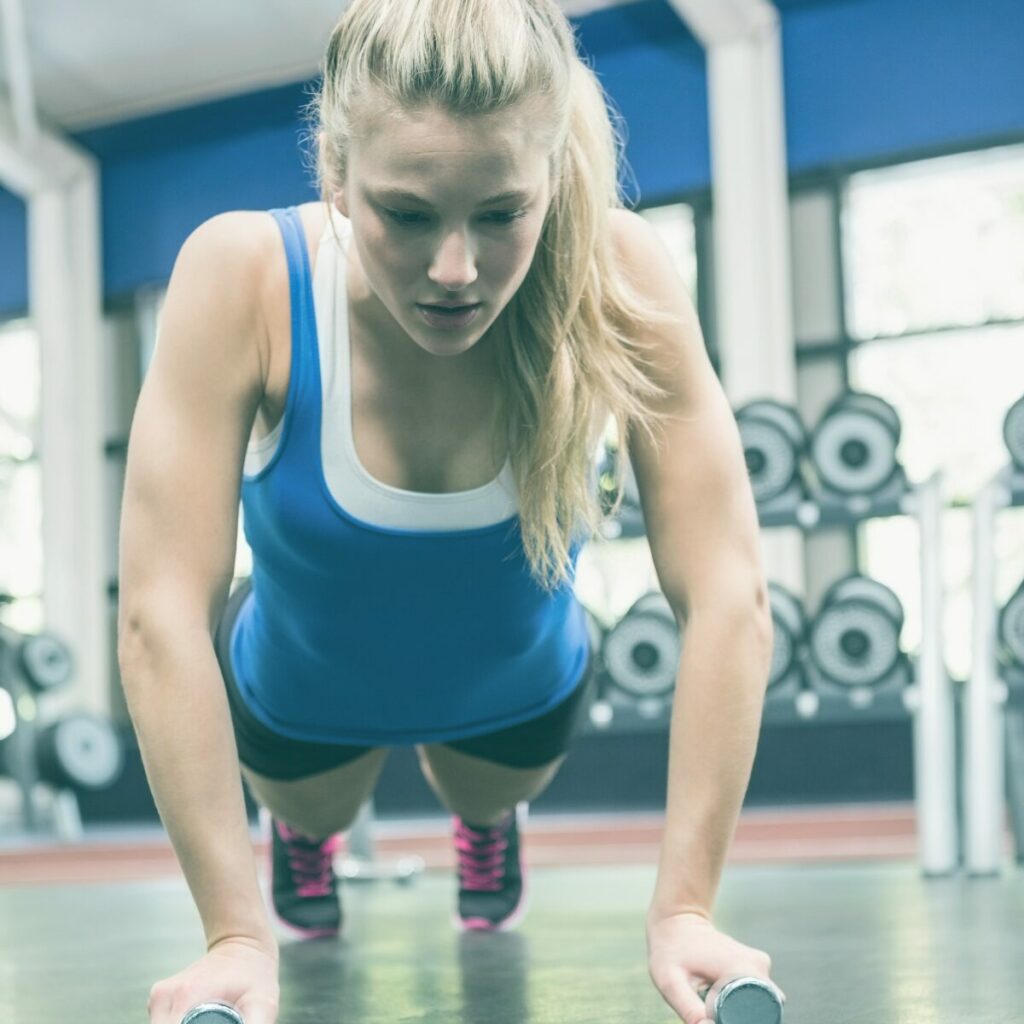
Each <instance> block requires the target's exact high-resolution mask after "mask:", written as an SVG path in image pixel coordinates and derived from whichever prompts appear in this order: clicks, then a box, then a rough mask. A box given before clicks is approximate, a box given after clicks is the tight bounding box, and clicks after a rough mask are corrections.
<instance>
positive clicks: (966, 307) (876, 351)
mask: <svg viewBox="0 0 1024 1024" xmlns="http://www.w3.org/2000/svg"><path fill="white" fill-rule="evenodd" d="M844 235H845V237H844V256H845V264H846V270H847V296H848V310H847V315H848V320H849V323H850V325H851V333H852V334H854V335H855V336H858V337H861V338H876V339H882V340H873V341H863V342H862V343H861V344H860V345H858V347H857V348H856V350H855V351H854V352H853V353H852V355H851V357H850V382H851V385H852V386H853V387H854V388H857V389H860V390H865V391H871V392H874V393H876V394H879V395H881V396H882V397H883V398H886V399H887V400H888V401H890V402H891V403H892V404H893V405H894V406H895V407H896V409H897V410H898V411H899V413H900V416H901V419H902V421H903V436H902V440H901V444H900V457H901V460H902V462H903V465H904V466H905V467H906V469H907V472H908V475H909V477H910V479H911V481H912V482H915V483H917V482H922V481H924V480H925V479H927V478H928V477H929V476H931V475H932V473H934V472H935V471H936V470H941V471H942V472H943V473H944V475H945V484H946V497H947V500H951V501H953V502H954V504H957V505H960V506H967V505H969V504H970V503H971V502H973V500H974V498H975V497H976V495H977V493H978V491H979V490H980V489H981V488H982V487H984V486H985V484H987V483H988V482H989V481H990V480H991V479H992V477H993V476H994V475H995V474H996V473H997V472H998V471H999V470H1001V469H1002V468H1003V467H1004V466H1005V465H1006V464H1007V462H1008V461H1009V455H1008V453H1007V451H1006V449H1005V445H1004V443H1003V440H1002V424H1003V419H1004V417H1005V415H1006V412H1007V410H1008V409H1009V408H1010V406H1011V405H1012V404H1013V402H1014V401H1016V400H1017V399H1018V398H1020V397H1021V395H1022V394H1024V323H1015V322H1014V321H1017V320H1021V319H1024V147H1017V148H1013V149H1000V150H994V151H990V152H988V153H980V154H972V155H971V156H969V157H950V158H945V159H943V160H931V161H927V162H924V163H920V164H914V165H909V166H905V167H900V168H897V169H893V170H887V171H873V172H870V173H865V174H862V175H856V176H855V177H854V178H853V179H851V182H850V188H849V192H848V195H847V205H846V209H845V211H844ZM984 324H989V325H990V326H979V325H984ZM993 324H995V325H994V326H993ZM910 332H914V333H913V334H910ZM899 334H905V335H908V336H905V337H895V338H893V337H891V336H892V335H899ZM887 335H888V336H890V337H888V338H886V337H885V336H887ZM972 520H973V516H972V512H971V510H970V509H969V508H967V507H960V508H954V509H951V510H949V511H947V513H946V515H945V516H944V519H943V530H944V550H943V554H942V557H943V569H944V580H945V582H944V587H945V592H946V621H945V630H944V633H945V637H944V642H945V645H946V662H947V666H948V668H949V670H950V672H951V673H952V674H953V676H954V677H955V678H959V679H963V678H966V677H967V676H968V675H969V674H970V669H971V623H972V618H973V612H972V595H971V577H972V571H973V566H972V552H971V529H972ZM860 539H861V542H862V548H861V550H862V551H863V552H864V556H863V557H864V563H865V564H864V565H863V566H862V571H864V572H866V573H868V574H869V575H872V576H875V577H877V578H879V579H881V580H882V581H883V582H885V583H887V584H888V585H889V586H891V587H893V589H894V590H895V591H896V592H897V593H898V594H899V595H900V597H901V599H902V600H903V602H904V606H905V608H906V610H907V631H906V633H905V640H906V642H907V644H908V645H909V646H910V647H911V648H914V647H916V646H917V644H918V643H919V642H920V633H921V629H920V598H919V589H920V572H919V562H918V555H917V551H918V545H917V540H916V524H915V523H913V522H911V521H908V520H900V519H893V520H877V521H871V522H867V523H865V524H863V525H862V526H861V527H860ZM996 545H997V593H996V595H995V600H997V601H998V602H1002V601H1004V600H1006V599H1007V598H1008V597H1009V596H1010V594H1011V593H1012V592H1013V590H1014V589H1015V588H1016V586H1017V584H1018V583H1019V582H1020V580H1021V578H1022V576H1024V517H1022V514H1021V510H1016V509H1015V510H1010V511H1007V512H1004V513H1003V514H1001V516H1000V517H999V520H998V529H997V536H996Z"/></svg>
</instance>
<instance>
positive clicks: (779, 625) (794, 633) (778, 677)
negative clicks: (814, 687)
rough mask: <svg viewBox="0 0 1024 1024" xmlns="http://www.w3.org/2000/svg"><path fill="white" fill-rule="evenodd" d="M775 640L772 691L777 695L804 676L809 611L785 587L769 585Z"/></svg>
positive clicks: (770, 683)
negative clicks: (801, 656) (803, 651)
mask: <svg viewBox="0 0 1024 1024" xmlns="http://www.w3.org/2000/svg"><path fill="white" fill-rule="evenodd" d="M768 600H769V604H770V605H771V612H772V626H773V627H774V637H773V642H772V664H771V668H770V670H769V672H768V690H769V692H771V693H774V692H777V691H778V690H780V689H781V688H782V687H783V686H785V685H786V684H789V683H792V682H797V680H798V679H799V677H800V671H799V660H798V656H799V651H800V648H801V647H803V646H804V644H805V643H806V641H807V612H806V610H805V609H804V605H803V602H802V601H801V600H800V598H798V597H797V596H796V595H795V594H793V593H792V592H791V591H789V590H787V589H786V588H785V587H784V586H782V584H780V583H776V582H774V581H770V582H769V583H768Z"/></svg>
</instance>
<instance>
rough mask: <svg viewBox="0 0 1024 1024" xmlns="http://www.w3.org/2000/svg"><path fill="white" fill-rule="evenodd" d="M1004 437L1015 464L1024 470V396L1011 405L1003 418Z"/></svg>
mask: <svg viewBox="0 0 1024 1024" xmlns="http://www.w3.org/2000/svg"><path fill="white" fill-rule="evenodd" d="M1003 439H1004V440H1005V441H1006V447H1007V449H1008V450H1009V452H1010V458H1011V459H1013V463H1014V465H1015V466H1016V467H1017V468H1018V469H1022V470H1024V398H1018V399H1017V401H1016V402H1014V403H1013V405H1011V406H1010V411H1009V412H1008V413H1007V414H1006V419H1004V420H1003Z"/></svg>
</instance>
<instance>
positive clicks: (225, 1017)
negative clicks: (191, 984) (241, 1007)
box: [181, 1003, 245, 1024]
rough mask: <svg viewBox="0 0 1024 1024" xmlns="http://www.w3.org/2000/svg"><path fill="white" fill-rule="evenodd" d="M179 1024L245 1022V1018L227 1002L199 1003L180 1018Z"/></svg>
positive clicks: (237, 1023)
mask: <svg viewBox="0 0 1024 1024" xmlns="http://www.w3.org/2000/svg"><path fill="white" fill-rule="evenodd" d="M181 1024H245V1020H244V1018H243V1017H242V1015H241V1014H240V1013H239V1012H238V1011H237V1010H236V1009H235V1008H234V1007H233V1006H230V1005H229V1004H228V1003H200V1004H199V1005H198V1006H193V1007H192V1009H191V1010H189V1011H188V1013H186V1014H185V1016H184V1017H182V1018H181Z"/></svg>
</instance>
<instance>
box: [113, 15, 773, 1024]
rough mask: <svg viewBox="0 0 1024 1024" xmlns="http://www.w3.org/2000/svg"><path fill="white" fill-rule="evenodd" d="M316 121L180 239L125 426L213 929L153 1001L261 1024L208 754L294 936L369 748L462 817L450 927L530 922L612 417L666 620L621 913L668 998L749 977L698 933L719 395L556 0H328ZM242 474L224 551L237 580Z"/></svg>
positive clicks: (128, 646) (722, 794) (164, 710)
mask: <svg viewBox="0 0 1024 1024" xmlns="http://www.w3.org/2000/svg"><path fill="white" fill-rule="evenodd" d="M311 112H312V123H313V125H314V132H315V137H316V139H317V143H318V145H317V147H316V151H317V171H318V177H319V183H320V187H321V194H322V198H323V203H322V204H318V203H314V204H307V205H304V206H300V207H298V208H291V209H288V210H274V211H270V214H269V215H268V214H267V213H262V212H233V213H228V214H223V215H221V216H217V217H214V218H212V219H211V220H210V221H208V222H206V223H205V224H203V225H201V226H200V227H199V228H198V229H197V230H196V231H195V232H194V233H193V234H192V235H191V236H190V237H189V238H188V239H187V241H186V242H185V244H184V245H183V247H182V249H181V252H180V253H179V256H178V259H177V261H176V263H175V267H174V270H173V273H172V277H171V281H170V285H169V288H168V293H167V299H166V305H165V308H164V313H163V319H162V325H161V334H160V339H159V344H158V346H157V348H156V352H155V355H154V359H153V362H152V365H151V367H150V370H149V372H148V375H147V378H146V381H145V385H144V387H143V389H142V394H141V396H140V398H139V403H138V408H137V411H136V415H135V420H134V423H133V428H132V435H131V442H130V448H129V456H128V473H127V479H126V486H125V495H124V510H123V522H122V533H121V580H122V591H121V594H122V597H121V617H120V623H119V628H120V641H119V660H120V664H121V669H122V676H123V679H124V687H125V693H126V696H127V700H128V705H129V708H130V711H131V715H132V720H133V723H134V725H135V728H136V731H137V733H138V736H139V742H140V748H141V751H142V756H143V760H144V763H145V767H146V772H147V777H148V779H149V783H150V786H151V788H152V791H153V794H154V797H155V799H156V802H157V806H158V809H159V811H160V814H161V818H162V820H163V822H164V824H165V826H166V828H167V830H168V833H169V834H170V836H171V839H172V842H173V844H174V847H175V850H176V852H177V855H178V857H179V860H180V862H181V864H182V868H183V871H184V873H185V876H186V879H187V881H188V884H189V887H190V890H191V892H192V895H193V897H194V899H195V902H196V905H197V907H198V910H199V913H200V916H201V918H202V921H203V926H204V929H205V933H206V938H207V945H208V951H207V953H206V955H205V956H204V957H203V958H201V959H200V960H199V961H197V962H196V963H195V964H192V965H191V966H190V967H188V968H186V969H185V970H183V971H182V972H180V973H179V974H177V975H175V976H174V977H172V978H169V979H166V980H164V981H162V982H160V983H158V984H157V985H155V986H154V987H153V990H152V994H151V999H150V1005H149V1010H150V1019H151V1021H152V1022H153V1024H177V1021H178V1020H179V1019H180V1017H181V1015H182V1013H183V1012H184V1011H185V1010H186V1009H187V1008H188V1007H190V1006H192V1005H194V1004H197V1003H200V1002H204V1001H208V1000H211V999H221V1000H224V1001H228V1002H233V1003H234V1004H235V1005H236V1006H238V1007H239V1009H240V1010H241V1012H242V1013H243V1014H244V1015H245V1018H246V1021H247V1022H248V1024H273V1022H274V1021H275V1020H276V1017H277V1006H278V997H279V990H278V983H277V978H278V972H277V943H276V940H275V936H274V932H273V929H272V925H271V922H270V919H269V917H268V916H267V913H266V910H265V907H264V904H263V901H262V898H261V895H260V890H259V887H258V882H257V873H256V866H255V864H254V860H253V856H252V851H251V846H250V843H249V837H248V830H247V822H246V819H245V814H244V803H243V799H242V791H241V786H240V783H239V781H238V776H239V771H238V768H239V765H240V766H241V774H242V775H243V776H244V777H245V779H246V782H247V783H248V785H249V787H250V790H251V792H252V793H253V795H254V796H255V798H256V799H257V800H258V801H259V802H260V804H262V805H263V807H265V808H266V809H267V811H268V812H269V815H270V818H271V839H272V843H271V847H272V858H273V859H272V893H273V895H272V902H273V905H274V910H275V912H276V914H277V916H278V918H279V919H280V920H281V922H283V923H284V924H285V925H287V926H289V927H290V928H292V929H294V930H296V931H297V932H298V933H299V934H301V935H305V936H310V935H325V934H326V935H332V934H336V933H337V931H338V929H339V928H340V926H341V909H340V904H339V899H338V893H337V891H336V885H335V878H334V875H333V872H332V871H331V860H332V856H333V854H334V852H335V851H336V849H337V844H338V833H340V832H342V831H343V830H344V829H346V828H347V827H348V826H349V825H350V824H351V823H352V821H353V819H354V817H355V815H356V812H357V811H358V809H359V807H360V805H361V804H362V803H363V802H364V801H365V800H366V799H367V798H368V797H369V796H370V794H371V793H372V791H373V787H374V784H375V782H376V780H377V777H378V774H379V772H380V769H381V766H382V764H383V761H384V759H385V757H386V755H387V751H388V749H389V748H390V747H393V746H396V745H415V746H416V749H417V751H418V753H419V757H420V761H421V764H422V767H423V770H424V773H425V775H426V777H427V779H428V781H429V782H430V784H431V785H432V786H433V788H434V789H435V791H436V792H437V794H438V797H439V798H440V800H441V801H442V802H443V803H444V805H445V806H446V807H447V808H448V809H449V810H450V811H451V812H452V814H453V817H454V830H455V843H456V849H457V851H458V861H459V894H458V920H459V923H460V924H461V926H462V927H466V928H485V929H492V928H499V927H507V926H508V925H509V924H510V923H512V922H513V921H514V920H515V919H516V918H517V917H518V916H519V915H521V913H522V909H523V891H524V885H523V878H522V870H521V864H520V861H519V855H518V828H519V824H520V816H519V815H517V813H516V808H517V807H521V806H523V805H525V803H526V802H528V801H529V800H531V799H533V798H535V797H536V796H537V795H538V794H539V793H540V792H542V791H543V790H544V788H545V787H546V786H547V785H548V783H549V782H550V781H551V779H552V777H553V776H554V774H555V773H556V772H557V770H558V767H559V766H560V764H561V763H562V761H563V760H564V757H565V755H566V750H567V746H568V742H569V738H570V736H571V734H572V730H573V726H574V724H575V722H576V718H577V713H578V711H579V709H580V707H581V706H582V705H583V703H584V695H585V687H586V684H587V679H588V663H589V650H588V643H587V631H586V626H585V622H584V618H583V615H582V612H581V609H580V606H579V604H578V602H577V601H576V600H575V598H574V596H573V591H572V582H573V575H574V571H575V566H576V558H577V556H578V553H579V550H580V547H581V545H582V544H583V542H584V541H585V540H586V539H587V538H588V537H589V536H591V535H592V533H593V531H594V529H595V527H596V525H597V523H598V522H599V518H600V511H599V508H598V506H597V502H596V495H595V493H594V488H593V487H592V479H591V478H592V473H591V464H592V458H593V456H594V453H595V450H596V448H597V447H598V443H599V438H600V436H601V434H602V433H603V431H604V428H605V426H606V425H607V424H608V423H609V421H610V419H611V418H614V420H615V422H616V424H617V427H618V431H619V437H620V441H621V443H622V444H624V445H625V444H626V443H627V442H628V444H629V450H630V453H631V457H632V461H633V465H634V468H635V471H636V476H637V481H638V485H639V489H640V495H641V499H642V502H643V510H644V515H645V520H646V524H647V528H648V533H649V539H650V544H651V548H652V552H653V555H654V558H655V563H656V568H657V572H658V577H659V580H660V583H661V585H662V588H663V590H664V593H665V595H666V596H667V598H668V600H669V601H670V602H671V604H672V606H673V608H674V609H675V611H676V614H677V616H678V617H679V619H680V622H682V621H683V620H684V619H685V620H686V623H687V626H686V629H687V639H686V654H685V656H684V658H683V662H682V665H681V667H680V675H679V682H678V689H677V692H678V694H679V696H680V699H679V700H677V701H676V705H675V712H674V717H673V723H672V736H671V751H670V771H669V774H670V779H669V799H668V808H667V820H666V828H665V834H664V842H663V846H662V856H661V858H660V864H659V869H658V876H657V883H656V886H655V892H654V894H653V898H652V902H651V905H650V908H649V910H648V914H647V921H646V924H647V938H648V947H649V957H650V961H649V966H650V973H651V976H652V979H653V981H654V982H655V984H656V985H657V987H658V989H659V991H660V992H661V993H662V995H663V996H664V998H665V999H666V1001H667V1002H668V1003H669V1005H670V1006H671V1007H672V1008H673V1009H674V1010H675V1011H676V1012H677V1013H678V1015H679V1016H680V1018H681V1019H684V1020H686V1021H687V1022H688V1024H698V1022H699V1021H702V1020H704V1019H705V1005H704V1003H703V1002H702V1000H701V998H700V996H699V995H698V992H699V990H700V989H701V988H702V987H705V986H707V985H710V984H711V983H712V982H714V981H716V980H718V979H720V978H722V977H724V976H726V975H729V974H736V973H743V974H752V975H759V976H765V977H766V976H767V974H768V971H769V968H770V965H769V960H768V957H767V955H766V954H764V953H762V952H761V951H759V950H755V949H751V948H750V947H747V946H744V945H742V944H740V943H738V942H736V941H734V940H733V939H731V938H729V937H728V936H726V935H724V934H723V933H721V932H719V931H718V930H717V929H715V927H714V926H713V924H712V919H711V918H712V904H713V901H714V895H715V890H716V888H717V885H718V880H719V876H720V872H721V869H722V864H723V861H724V858H725V854H726V851H727V848H728V844H729V841H730V839H731V835H732V832H733V829H734V826H735V823H736V818H737V816H738V813H739V808H740V805H741V802H742V798H743V793H744V792H745V789H746V786H747V782H748V780H749V772H750V767H751V764H752V761H753V756H754V751H755V748H756V741H757V734H758V728H759V724H760V714H761V707H762V703H763V697H764V689H765V685H766V680H767V673H768V664H769V659H770V647H771V642H770V638H771V628H770V616H769V613H768V610H767V608H768V606H767V601H766V587H765V582H764V578H763V573H762V569H761V564H760V553H759V540H758V525H757V518H756V513H755V509H754V504H753V498H752V494H751V491H750V487H749V482H748V478H747V474H746V470H745V466H744V461H743V457H742V452H741V446H740V443H739V437H738V431H737V430H736V426H735V421H734V419H733V416H732V413H731V410H730V407H729V404H728V402H727V400H726V398H725V396H724V394H723V392H722V390H721V387H720V385H719V383H718V381H717V379H716V377H715V375H714V372H713V370H712V368H711V366H710V364H709V362H708V359H707V356H706V353H705V348H704V345H703V341H702V338H701V334H700V328H699V325H698V323H697V320H696V317H695V315H694V312H693V309H692V307H691V305H690V304H689V302H688V301H687V298H686V293H685V289H684V287H683V285H682V284H681V282H680V281H679V279H678V277H677V276H675V275H674V274H673V272H672V271H671V269H670V261H669V258H668V255H667V253H666V251H665V249H664V247H663V246H661V245H660V244H659V242H658V241H657V238H656V236H655V235H654V233H653V232H652V230H651V229H650V228H649V227H648V226H647V225H646V224H645V222H644V221H643V220H642V219H641V218H639V217H638V216H636V215H635V214H632V213H629V212H627V211H625V210H623V209H622V208H621V203H620V200H619V197H618V192H617V178H616V171H617V167H616V161H617V155H618V150H617V145H616V137H615V134H614V132H613V130H612V126H611V124H610V122H609V118H608V113H607V110H606V107H605V104H604V102H603V96H602V93H601V90H600V87H599V86H598V84H597V81H596V78H595V76H594V75H593V74H592V72H591V71H590V70H589V69H588V68H587V67H586V66H585V65H584V64H583V63H581V61H580V60H579V58H578V56H577V54H576V50H575V45H574V39H573V36H572V31H571V27H570V26H569V24H568V23H567V21H566V20H565V18H564V16H563V15H562V14H561V12H560V11H559V9H558V8H557V6H556V4H555V3H554V0H501V2H495V0H355V2H354V3H353V4H352V5H351V6H350V7H349V8H348V10H347V11H346V13H345V14H344V16H343V17H342V19H341V21H340V22H339V23H338V25H337V27H336V28H335V31H334V33H333V35H332V37H331V39H330V43H329V45H328V49H327V54H326V60H325V67H324V76H323V86H322V91H321V92H320V94H319V95H318V96H317V98H316V100H315V102H314V104H313V105H312V111H311ZM239 495H241V500H242V505H243V511H244V514H245V530H246V535H247V538H248V541H249V544H250V546H251V548H252V551H253V572H252V578H251V581H249V582H248V583H247V585H246V586H244V587H242V588H239V589H237V590H236V591H235V592H234V593H233V594H231V595H230V600H228V598H229V589H230V584H231V581H232V576H233V565H234V553H235V538H236V530H237V514H238V503H239ZM709 998H710V997H709Z"/></svg>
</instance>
